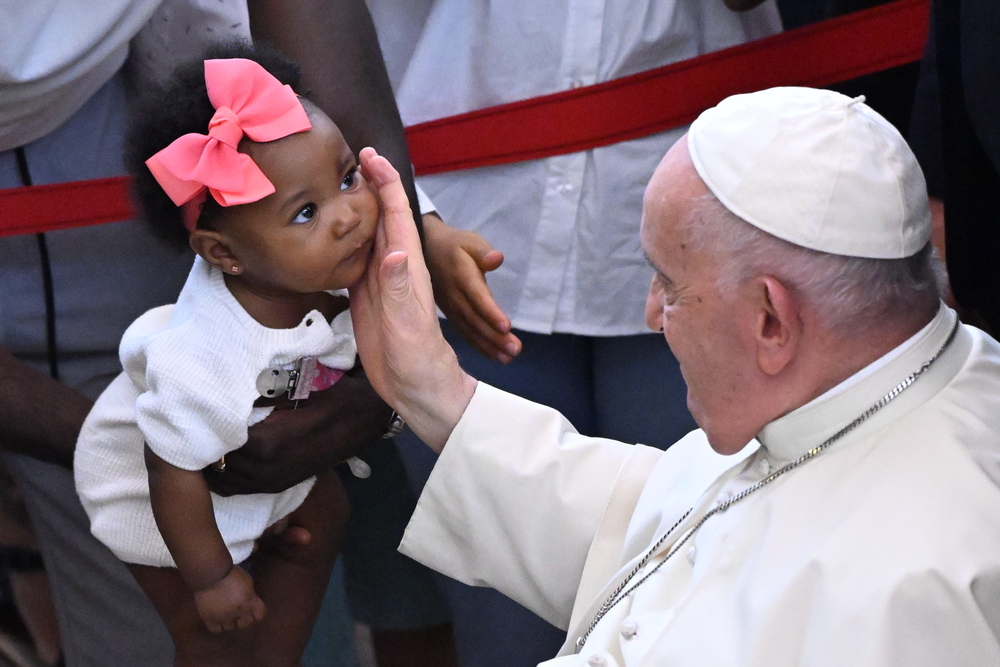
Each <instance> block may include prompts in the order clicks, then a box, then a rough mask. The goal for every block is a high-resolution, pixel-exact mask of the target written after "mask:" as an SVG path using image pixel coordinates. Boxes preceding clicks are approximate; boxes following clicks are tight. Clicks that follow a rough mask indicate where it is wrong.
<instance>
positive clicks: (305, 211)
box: [292, 204, 316, 224]
mask: <svg viewBox="0 0 1000 667" xmlns="http://www.w3.org/2000/svg"><path fill="white" fill-rule="evenodd" d="M315 215H316V204H306V205H305V206H303V207H302V208H301V209H299V212H298V213H296V214H295V217H294V218H292V223H294V224H302V223H303V222H309V221H310V220H312V219H313V216H315Z"/></svg>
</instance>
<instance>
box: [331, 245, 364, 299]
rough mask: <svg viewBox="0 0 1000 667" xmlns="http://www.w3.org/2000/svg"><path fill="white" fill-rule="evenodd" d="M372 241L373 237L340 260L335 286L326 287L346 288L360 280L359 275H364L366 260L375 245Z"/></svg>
mask: <svg viewBox="0 0 1000 667" xmlns="http://www.w3.org/2000/svg"><path fill="white" fill-rule="evenodd" d="M374 241H375V240H374V238H373V239H372V240H371V241H370V242H369V243H367V244H365V245H364V246H362V247H360V248H358V249H357V250H356V251H355V252H354V253H352V254H351V255H349V256H348V257H345V258H344V259H343V260H342V261H341V263H340V267H339V270H338V271H337V279H336V282H337V286H336V287H328V288H327V289H347V288H348V287H353V286H354V285H355V284H356V283H357V282H358V281H359V280H361V277H362V276H363V275H365V270H366V269H367V268H368V262H369V260H370V259H371V255H372V250H373V249H374V246H375V243H374Z"/></svg>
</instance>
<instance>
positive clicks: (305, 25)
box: [248, 0, 420, 220]
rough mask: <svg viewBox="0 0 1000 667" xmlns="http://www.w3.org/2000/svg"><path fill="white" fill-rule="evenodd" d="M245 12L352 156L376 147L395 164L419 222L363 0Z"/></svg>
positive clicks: (255, 2) (306, 1) (265, 5)
mask: <svg viewBox="0 0 1000 667" xmlns="http://www.w3.org/2000/svg"><path fill="white" fill-rule="evenodd" d="M248 7H249V10H250V32H251V34H252V35H253V38H254V39H259V40H263V41H266V42H268V43H270V44H272V45H273V46H275V47H277V48H278V49H280V50H281V51H283V52H284V53H286V54H287V55H288V56H290V57H291V58H292V59H293V60H294V61H295V62H296V63H298V65H299V67H300V68H301V70H302V84H303V85H302V87H303V90H302V91H299V92H301V93H302V94H303V95H305V96H306V97H308V98H309V99H310V100H311V101H312V102H314V103H315V104H316V105H317V106H319V108H320V109H322V110H323V111H325V112H326V114H327V115H328V116H330V118H332V119H333V121H334V122H335V123H336V124H337V127H339V128H340V131H341V132H342V133H343V135H344V139H345V140H346V141H347V145H348V146H350V147H351V149H352V150H354V151H355V152H357V151H360V150H361V149H362V148H364V147H365V146H372V147H374V148H375V149H376V150H378V152H379V153H380V154H382V155H384V156H385V157H387V158H388V159H389V161H390V162H392V164H393V166H395V167H396V170H397V171H399V173H400V174H401V175H402V181H403V187H404V188H405V189H406V194H407V197H409V200H410V207H411V208H412V210H413V212H414V218H415V219H416V220H419V219H420V208H419V205H418V204H417V195H416V190H415V189H414V187H413V175H412V169H411V166H410V154H409V151H408V150H407V147H406V135H405V133H404V132H403V124H402V122H401V121H400V118H399V111H398V109H397V107H396V99H395V96H394V95H393V92H392V85H391V84H390V83H389V75H388V73H387V72H386V69H385V63H384V61H383V60H382V51H381V49H380V48H379V44H378V36H377V35H376V33H375V26H374V24H373V23H372V18H371V14H369V12H368V7H367V5H366V4H365V2H364V0H299V1H297V2H295V3H291V4H290V3H287V2H282V1H281V0H250V1H249V2H248Z"/></svg>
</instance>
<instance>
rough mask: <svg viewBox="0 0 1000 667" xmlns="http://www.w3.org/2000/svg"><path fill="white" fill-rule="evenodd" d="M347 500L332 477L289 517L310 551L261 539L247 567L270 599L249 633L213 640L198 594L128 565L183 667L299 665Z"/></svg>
mask: <svg viewBox="0 0 1000 667" xmlns="http://www.w3.org/2000/svg"><path fill="white" fill-rule="evenodd" d="M347 511H348V510H347V496H346V494H345V493H344V490H343V487H342V486H341V484H340V479H339V478H338V477H337V476H336V474H335V473H333V472H332V471H330V472H328V473H324V474H323V475H320V476H319V477H317V479H316V484H315V485H314V486H313V488H312V490H311V491H310V493H309V496H308V497H307V498H306V499H305V501H303V503H302V505H301V506H300V507H299V508H298V509H297V510H295V511H294V512H292V514H291V515H289V517H288V518H289V521H290V525H292V526H300V527H301V528H304V529H305V530H307V531H308V532H309V533H310V535H311V537H312V539H311V540H310V542H309V544H307V545H298V544H294V543H290V541H289V540H286V539H284V538H282V537H281V536H276V537H267V538H263V539H261V541H260V543H259V548H258V550H257V551H256V552H255V553H254V555H253V556H252V557H251V558H250V560H248V561H247V562H246V563H245V565H246V566H247V567H248V569H249V570H250V571H251V573H252V575H253V579H254V589H255V590H256V591H257V594H258V595H259V596H260V597H261V599H263V600H264V604H265V605H266V607H267V613H266V615H265V616H264V620H263V621H261V622H260V623H256V624H254V625H253V626H251V627H249V628H247V629H246V630H234V631H229V632H222V633H219V634H213V633H211V632H209V631H208V628H207V627H205V623H204V622H203V621H202V619H201V616H200V615H199V613H198V608H197V607H196V606H195V602H194V594H193V593H192V592H191V589H190V588H188V587H187V585H186V584H185V583H184V580H183V579H182V578H181V575H180V572H178V571H177V570H176V569H174V568H169V567H148V566H145V565H129V566H128V567H129V570H130V571H131V572H132V576H133V577H135V580H136V581H137V582H139V586H141V587H142V589H143V591H145V593H146V595H147V596H149V599H150V600H152V602H153V606H154V607H155V608H156V610H157V612H158V613H159V614H160V617H161V618H163V621H164V623H165V624H166V626H167V630H168V631H169V632H170V636H171V638H172V639H173V641H174V648H175V651H176V654H175V658H174V664H175V665H177V666H178V667H188V666H191V667H194V666H196V665H197V666H199V667H201V666H204V667H228V666H232V667H253V666H256V665H266V666H267V667H285V666H291V665H298V664H299V660H300V659H301V657H302V652H303V651H304V650H305V645H306V642H307V641H308V639H309V635H310V633H311V632H312V629H313V624H314V623H315V621H316V616H317V615H318V613H319V608H320V604H321V602H322V599H323V595H324V593H325V591H326V586H327V582H328V581H329V578H330V571H331V570H332V568H333V563H334V560H336V557H337V554H338V553H339V551H340V546H341V543H342V542H343V539H344V531H345V528H346V524H347Z"/></svg>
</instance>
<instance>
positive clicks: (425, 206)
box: [413, 181, 437, 215]
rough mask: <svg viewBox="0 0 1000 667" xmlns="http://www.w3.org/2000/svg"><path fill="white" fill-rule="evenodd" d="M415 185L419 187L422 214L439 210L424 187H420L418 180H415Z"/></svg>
mask: <svg viewBox="0 0 1000 667" xmlns="http://www.w3.org/2000/svg"><path fill="white" fill-rule="evenodd" d="M413 185H414V187H416V189H417V202H418V203H419V204H420V214H421V215H427V214H428V213H435V212H436V211H437V206H435V205H434V202H433V201H431V198H430V197H428V196H427V193H426V192H424V189H423V188H421V187H420V184H418V183H417V182H416V181H414V182H413Z"/></svg>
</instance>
